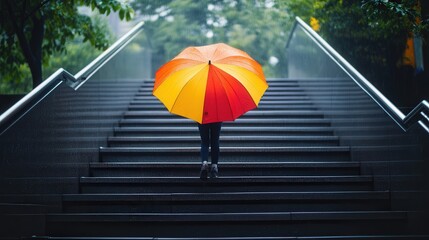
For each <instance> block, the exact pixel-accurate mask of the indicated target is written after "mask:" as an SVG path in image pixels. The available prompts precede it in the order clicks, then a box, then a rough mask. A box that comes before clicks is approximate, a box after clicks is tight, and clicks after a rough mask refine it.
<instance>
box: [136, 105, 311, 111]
mask: <svg viewBox="0 0 429 240" xmlns="http://www.w3.org/2000/svg"><path fill="white" fill-rule="evenodd" d="M258 109H259V110H306V111H316V110H318V108H317V107H315V106H302V105H301V106H299V105H297V106H287V105H274V104H270V105H268V104H260V105H259V106H258ZM128 110H129V111H154V110H162V111H166V110H167V109H166V108H165V106H164V105H161V104H159V105H154V104H147V105H146V104H145V105H143V104H142V105H131V106H130V107H129V108H128Z"/></svg>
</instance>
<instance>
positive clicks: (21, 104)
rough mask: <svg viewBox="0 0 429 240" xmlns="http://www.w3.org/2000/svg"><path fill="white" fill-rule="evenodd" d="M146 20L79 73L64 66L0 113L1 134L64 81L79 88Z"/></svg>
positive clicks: (72, 86)
mask: <svg viewBox="0 0 429 240" xmlns="http://www.w3.org/2000/svg"><path fill="white" fill-rule="evenodd" d="M143 25H144V22H143V21H142V22H139V23H138V24H136V26H134V27H133V28H132V29H131V30H130V31H128V32H127V33H126V34H125V35H124V36H122V37H121V38H119V39H118V40H117V41H116V42H115V43H114V44H112V46H110V47H109V48H108V49H107V50H105V51H104V52H103V53H102V54H100V55H99V56H98V57H97V58H95V59H94V60H93V61H92V62H91V63H90V64H88V65H87V66H85V67H84V68H83V69H82V70H80V71H79V72H78V73H77V74H75V75H72V74H70V73H69V72H67V71H66V70H64V69H63V68H60V69H58V70H57V71H56V72H55V73H53V74H52V75H51V76H49V77H48V78H47V79H46V80H45V81H43V82H42V83H41V84H39V85H38V86H37V87H35V88H34V89H33V90H32V91H30V92H29V93H27V94H26V95H25V96H24V97H23V98H22V99H21V100H19V101H18V102H16V103H15V104H14V105H13V106H12V107H10V108H9V109H8V110H6V111H5V112H4V113H3V114H1V115H0V135H1V134H3V133H4V132H5V131H6V130H7V129H9V128H10V127H11V126H12V125H13V124H14V123H15V122H17V121H18V120H19V119H21V118H22V117H23V116H24V115H25V114H26V113H27V112H28V111H30V110H31V109H32V108H33V107H35V106H36V105H37V104H38V103H39V102H40V101H42V100H43V99H44V98H45V97H46V96H48V95H49V94H50V93H51V92H52V91H53V90H55V89H56V88H57V87H58V86H59V85H61V84H62V83H66V84H67V85H68V86H70V87H71V88H73V89H74V90H77V89H79V88H80V87H81V86H82V85H83V84H85V82H86V81H88V79H89V78H90V77H91V76H92V75H94V74H95V73H96V72H97V71H98V70H99V69H100V68H101V67H102V66H104V65H105V64H106V63H107V62H108V61H109V60H110V59H111V58H112V57H114V56H115V55H116V54H117V53H118V52H120V51H121V50H122V49H123V48H124V47H125V46H127V45H128V43H129V42H130V41H131V40H133V39H134V38H135V37H136V36H137V34H138V33H139V32H140V31H142V30H143Z"/></svg>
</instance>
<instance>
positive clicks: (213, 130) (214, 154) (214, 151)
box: [210, 123, 222, 164]
mask: <svg viewBox="0 0 429 240" xmlns="http://www.w3.org/2000/svg"><path fill="white" fill-rule="evenodd" d="M221 127H222V123H212V124H211V125H210V146H211V160H212V164H217V163H218V160H219V138H220V130H221Z"/></svg>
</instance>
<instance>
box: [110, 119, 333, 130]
mask: <svg viewBox="0 0 429 240" xmlns="http://www.w3.org/2000/svg"><path fill="white" fill-rule="evenodd" d="M149 125H150V126H156V125H166V126H169V127H172V126H176V125H180V126H181V127H185V126H196V125H197V124H196V122H194V121H192V120H189V119H186V118H175V119H165V118H150V119H122V120H120V121H119V126H141V127H144V126H149ZM261 125H262V126H271V127H274V126H293V127H302V126H306V127H311V126H313V127H328V126H330V121H329V120H326V119H312V118H310V119H306V118H289V119H278V118H265V119H251V118H239V119H237V120H235V121H234V122H224V123H222V127H223V128H224V127H234V126H235V127H252V126H253V127H255V126H261Z"/></svg>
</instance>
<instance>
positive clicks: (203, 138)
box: [198, 124, 210, 162]
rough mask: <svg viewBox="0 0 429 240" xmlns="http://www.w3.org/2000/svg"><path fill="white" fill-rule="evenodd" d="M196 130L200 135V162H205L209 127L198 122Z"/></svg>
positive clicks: (207, 153)
mask: <svg viewBox="0 0 429 240" xmlns="http://www.w3.org/2000/svg"><path fill="white" fill-rule="evenodd" d="M198 130H199V131H200V137H201V151H200V156H201V162H204V161H206V162H207V161H208V159H209V144H210V135H209V131H210V128H209V126H208V125H207V124H198Z"/></svg>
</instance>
